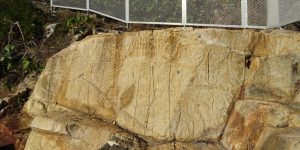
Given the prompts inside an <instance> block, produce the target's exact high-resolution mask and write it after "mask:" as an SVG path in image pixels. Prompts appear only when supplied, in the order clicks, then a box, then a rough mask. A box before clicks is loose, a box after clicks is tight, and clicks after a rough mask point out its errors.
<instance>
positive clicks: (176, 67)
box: [24, 28, 300, 149]
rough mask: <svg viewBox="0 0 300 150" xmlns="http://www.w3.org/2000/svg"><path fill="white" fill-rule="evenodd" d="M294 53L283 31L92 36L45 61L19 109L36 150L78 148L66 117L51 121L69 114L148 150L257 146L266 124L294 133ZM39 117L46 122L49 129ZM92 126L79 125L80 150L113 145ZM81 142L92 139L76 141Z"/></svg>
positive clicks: (299, 76) (293, 38)
mask: <svg viewBox="0 0 300 150" xmlns="http://www.w3.org/2000/svg"><path fill="white" fill-rule="evenodd" d="M294 43H295V44H294ZM297 45H298V46H297ZM299 52H300V35H299V34H297V33H295V32H287V31H272V32H269V31H261V32H255V31H252V30H242V31H240V30H223V29H195V30H194V29H192V28H186V29H185V30H180V29H168V30H158V31H142V32H131V33H124V34H99V35H94V36H90V37H88V38H86V39H85V40H83V41H81V42H77V43H74V44H72V45H71V46H70V47H68V48H66V49H65V50H63V51H61V52H60V53H58V54H57V55H55V56H53V57H52V58H51V59H50V60H49V61H48V64H47V66H46V68H45V70H44V71H43V73H42V74H41V76H40V78H39V81H38V82H37V85H36V87H35V90H34V91H33V93H32V95H31V97H30V100H29V102H28V103H27V104H26V106H25V108H24V110H25V111H26V112H27V113H28V114H29V115H31V116H32V117H34V118H35V119H34V121H33V123H32V128H33V129H35V130H34V132H33V133H32V134H31V136H30V138H29V141H28V143H27V145H28V147H30V146H36V145H40V146H43V145H41V143H35V141H36V140H34V139H38V138H40V139H45V141H47V140H50V141H52V144H51V143H50V142H49V144H50V145H49V146H50V147H53V148H54V147H60V148H61V147H62V146H60V143H59V142H58V141H64V142H62V143H63V144H64V146H66V147H65V148H63V149H72V148H75V147H78V145H76V141H78V140H77V138H74V137H72V136H71V135H69V134H67V130H66V128H64V127H65V126H67V125H68V124H70V123H69V122H72V120H68V119H67V120H65V121H64V119H57V118H55V117H53V116H56V115H51V114H57V115H58V116H61V115H63V114H60V113H58V112H64V111H67V112H69V111H70V110H69V109H71V110H72V111H74V112H77V113H79V112H80V113H84V114H86V116H87V118H88V119H91V118H98V119H101V120H104V121H105V122H107V124H108V126H111V127H110V128H116V127H113V126H119V127H121V128H123V129H122V131H123V132H125V133H126V134H129V132H130V133H131V134H133V135H134V137H135V138H138V139H140V140H141V139H143V140H142V141H144V142H146V143H147V145H148V147H147V148H149V149H151V148H152V149H162V148H164V149H174V147H180V148H179V149H184V147H185V146H182V145H187V146H188V147H189V148H188V149H201V146H200V147H199V142H200V143H201V142H208V143H214V144H211V145H209V146H208V147H211V149H222V146H221V147H219V146H218V145H220V141H221V143H222V144H223V145H224V146H225V147H226V148H227V149H244V148H247V147H249V145H250V147H255V144H256V143H257V141H258V139H259V137H260V134H261V131H263V129H265V127H267V126H269V125H270V126H274V127H292V128H298V127H299V122H300V121H299V120H298V118H300V117H299V116H298V115H299V113H298V110H297V108H291V107H288V106H287V105H289V104H292V105H294V106H297V103H298V100H297V97H300V96H297V93H298V89H299V85H300V84H299V83H300V82H299V80H300V73H299V69H298V68H299V67H298V66H299V62H300V55H299V54H300V53H299ZM245 99H247V100H245ZM299 99H300V98H299ZM299 102H300V100H299ZM279 103H280V104H279ZM41 116H48V117H46V118H48V121H46V122H48V123H47V124H42V123H40V122H42V121H39V120H38V119H41ZM49 116H50V117H49ZM75 116H77V115H75ZM42 118H43V117H42ZM44 118H45V117H44ZM49 118H50V119H49ZM63 118H69V116H68V115H66V116H65V117H63ZM46 120H47V119H46ZM57 120H59V121H58V122H59V123H57ZM83 122H85V121H83ZM87 122H89V121H87ZM257 122H259V123H257ZM58 124H59V125H58ZM97 124H101V123H97V122H93V123H91V124H89V125H86V124H84V125H83V126H84V128H82V130H80V132H83V133H84V136H85V137H84V138H83V137H81V138H80V140H79V141H81V143H82V145H80V146H82V147H89V146H90V147H89V148H91V149H97V148H100V147H101V146H100V145H102V146H103V144H104V143H106V142H107V141H108V140H109V139H111V137H112V135H114V133H115V132H114V130H112V129H107V128H103V127H102V126H101V125H97ZM113 124H115V125H113ZM53 126H55V127H53ZM90 126H92V127H90ZM95 126H97V127H95ZM98 126H99V127H98ZM256 126H258V128H259V129H258V130H256V129H255V128H256ZM254 129H255V130H254ZM102 130H104V131H107V132H108V133H109V134H108V135H102V134H101V131H102ZM244 130H246V131H245V132H244ZM45 131H46V132H45ZM242 131H243V132H242ZM258 131H260V132H258ZM53 133H54V134H53ZM248 133H249V134H248ZM129 135H130V134H129ZM89 137H93V138H96V140H94V141H95V142H91V141H84V139H89ZM125 137H127V135H126V136H125ZM249 138H251V140H250V141H249ZM41 141H43V140H41ZM96 141H97V142H96ZM170 141H176V143H175V144H170V143H169V144H168V142H170ZM37 142H40V141H37ZM180 142H182V143H180ZM190 142H192V143H193V142H198V143H197V144H191V143H190ZM244 142H248V143H250V144H247V143H246V144H245V143H244ZM157 143H160V144H157ZM174 145H175V146H174ZM176 145H177V146H176ZM106 146H107V145H106ZM137 147H138V146H137ZM197 147H198V148H197ZM202 147H203V145H202ZM204 147H205V146H204ZM208 147H205V148H202V149H210V148H208ZM39 148H41V147H39Z"/></svg>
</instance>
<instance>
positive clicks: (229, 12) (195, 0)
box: [187, 0, 242, 25]
mask: <svg viewBox="0 0 300 150" xmlns="http://www.w3.org/2000/svg"><path fill="white" fill-rule="evenodd" d="M241 16H242V15H241V0H187V22H188V23H195V24H220V25H241V18H242V17H241Z"/></svg>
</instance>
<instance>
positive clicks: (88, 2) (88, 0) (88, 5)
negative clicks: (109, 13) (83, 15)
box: [86, 0, 90, 15]
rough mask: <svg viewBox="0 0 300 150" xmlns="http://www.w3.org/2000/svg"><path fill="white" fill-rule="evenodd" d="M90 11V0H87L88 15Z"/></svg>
mask: <svg viewBox="0 0 300 150" xmlns="http://www.w3.org/2000/svg"><path fill="white" fill-rule="evenodd" d="M89 10H90V0H86V11H87V14H88V15H89Z"/></svg>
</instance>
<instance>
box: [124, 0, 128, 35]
mask: <svg viewBox="0 0 300 150" xmlns="http://www.w3.org/2000/svg"><path fill="white" fill-rule="evenodd" d="M125 22H126V26H127V29H128V27H129V25H128V23H129V0H125Z"/></svg>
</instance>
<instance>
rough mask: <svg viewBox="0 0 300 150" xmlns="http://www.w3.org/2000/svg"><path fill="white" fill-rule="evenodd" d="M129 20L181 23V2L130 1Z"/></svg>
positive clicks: (163, 0)
mask: <svg viewBox="0 0 300 150" xmlns="http://www.w3.org/2000/svg"><path fill="white" fill-rule="evenodd" d="M129 10H130V11H129V16H130V17H129V20H130V21H134V22H166V23H181V21H182V20H181V19H182V15H181V14H182V9H181V0H130V1H129Z"/></svg>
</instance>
